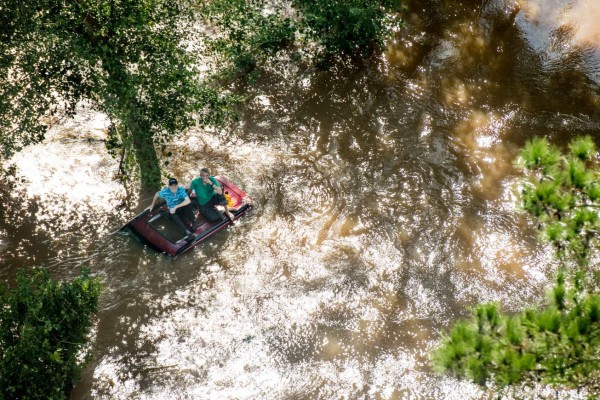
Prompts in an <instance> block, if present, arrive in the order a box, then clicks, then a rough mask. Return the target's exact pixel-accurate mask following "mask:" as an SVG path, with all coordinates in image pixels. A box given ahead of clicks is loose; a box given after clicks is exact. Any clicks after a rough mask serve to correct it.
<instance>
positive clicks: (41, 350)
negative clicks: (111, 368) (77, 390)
mask: <svg viewBox="0 0 600 400" xmlns="http://www.w3.org/2000/svg"><path fill="white" fill-rule="evenodd" d="M99 293H100V284H99V282H98V281H97V280H96V279H92V278H90V277H89V275H88V273H87V271H85V270H84V271H83V273H82V275H81V276H80V277H78V278H76V279H75V280H73V281H72V282H70V283H63V282H57V281H54V280H52V279H50V276H49V273H48V271H46V270H44V269H41V270H36V271H35V272H33V273H32V274H29V275H27V274H25V272H24V271H22V270H21V271H19V273H18V277H17V286H16V287H15V288H14V289H10V290H9V289H8V288H6V287H4V286H2V287H1V288H0V298H1V300H2V307H1V308H0V398H2V399H66V398H67V396H68V395H69V392H70V390H71V389H72V387H73V384H74V382H75V381H76V380H77V379H78V377H79V373H80V371H81V368H82V367H83V366H84V365H85V364H86V362H87V361H88V360H89V358H90V355H89V353H87V354H82V351H83V349H84V347H85V344H86V340H87V337H88V334H89V332H90V329H91V326H92V321H91V320H90V314H95V313H96V312H97V310H98V297H99Z"/></svg>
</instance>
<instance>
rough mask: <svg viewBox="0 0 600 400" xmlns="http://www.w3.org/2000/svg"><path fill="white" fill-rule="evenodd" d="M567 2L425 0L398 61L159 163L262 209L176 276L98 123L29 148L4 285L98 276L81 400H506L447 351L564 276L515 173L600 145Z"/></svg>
mask: <svg viewBox="0 0 600 400" xmlns="http://www.w3.org/2000/svg"><path fill="white" fill-rule="evenodd" d="M413 3H419V4H418V7H417V6H415V4H413ZM549 3H552V2H551V1H545V0H531V1H527V2H525V1H523V2H522V3H521V7H522V11H521V10H520V9H516V8H515V4H514V3H512V2H510V3H509V2H504V1H501V0H494V1H486V2H482V4H481V5H480V6H477V7H475V8H474V7H473V5H472V2H467V3H465V4H463V3H462V2H458V1H441V0H440V1H435V2H433V3H432V4H429V3H428V4H421V3H420V2H411V7H412V12H411V13H409V15H408V16H407V27H406V29H405V30H403V31H402V32H400V33H399V34H398V37H397V38H396V40H395V41H394V42H393V43H390V44H389V46H388V51H387V53H386V54H385V57H383V58H384V59H382V60H371V61H368V62H364V63H363V64H360V65H355V64H353V63H352V62H349V61H346V62H340V63H334V64H333V65H332V66H331V67H330V68H329V69H328V70H319V69H317V68H306V66H300V65H296V64H294V63H292V62H288V63H289V64H286V65H285V66H284V67H282V68H273V69H272V70H269V71H266V72H265V76H264V77H261V78H259V79H258V81H257V83H256V86H254V87H252V88H250V89H249V92H250V94H249V101H248V103H247V104H246V105H245V107H244V108H242V110H241V115H240V123H239V125H237V126H235V127H234V128H233V129H231V130H228V131H224V132H217V131H203V130H199V129H193V130H191V131H189V132H185V133H182V134H181V135H178V136H177V137H176V138H174V140H173V141H172V142H171V143H170V144H169V145H168V146H167V148H166V149H165V150H164V153H161V154H162V156H164V157H165V161H166V160H167V158H166V154H167V153H168V152H171V153H172V154H173V156H172V157H170V158H168V161H169V163H168V166H165V171H164V172H165V175H169V176H176V177H178V179H179V180H180V181H181V182H182V183H183V184H184V185H186V184H188V183H189V182H190V181H191V179H193V178H194V177H196V176H198V174H199V169H200V168H201V167H209V168H210V169H211V171H212V172H213V174H222V175H225V176H227V177H229V178H230V179H231V180H232V181H233V182H234V183H236V184H237V185H238V186H240V187H241V188H242V189H244V190H245V191H246V192H247V193H248V194H249V195H250V196H252V198H253V199H254V201H255V208H254V209H253V211H252V212H251V213H250V214H249V215H247V216H245V217H244V218H242V219H240V221H239V222H238V223H236V225H235V226H232V227H229V228H227V229H226V230H223V231H221V232H218V233H217V234H216V235H214V236H213V237H211V238H210V240H208V241H206V242H203V243H201V244H200V245H198V246H197V247H195V248H194V249H193V250H192V251H190V252H189V253H186V254H183V255H181V256H179V257H178V258H176V259H170V258H168V257H166V256H164V255H162V254H159V253H157V252H155V251H154V250H152V249H150V248H148V247H146V246H144V245H143V244H141V243H139V242H137V241H135V240H134V239H133V238H132V237H130V236H127V235H125V234H117V233H116V232H117V230H118V228H119V227H120V226H121V225H122V224H123V223H124V222H125V221H127V220H128V219H129V218H131V217H133V216H134V215H135V214H136V213H137V212H139V211H141V209H143V208H144V207H146V206H148V205H149V202H150V199H142V200H140V204H137V196H138V193H137V189H136V188H135V184H134V185H133V186H134V187H133V189H131V188H129V189H126V188H125V186H123V185H122V184H120V183H119V182H118V181H117V179H116V178H115V174H116V172H117V166H118V160H116V159H114V158H111V157H110V156H109V155H108V154H107V152H106V149H105V148H104V143H103V142H102V140H104V139H105V130H106V127H107V121H106V120H105V119H104V118H103V117H102V116H101V115H98V114H94V113H91V112H87V111H82V112H80V113H79V114H78V116H77V118H76V119H75V120H73V121H63V122H61V123H60V124H57V125H56V126H55V128H54V130H53V131H51V133H50V135H49V137H48V139H47V141H46V142H44V143H42V144H39V145H35V146H32V147H29V148H27V149H26V150H25V151H23V152H21V153H18V154H17V155H16V156H15V157H14V158H13V159H12V160H11V162H12V163H13V165H14V166H15V169H16V173H15V180H14V182H12V183H11V184H12V186H11V190H9V191H7V193H4V196H5V200H6V201H5V204H9V205H11V207H7V209H6V210H5V212H6V215H7V217H6V218H5V219H4V221H2V225H1V226H0V232H1V233H2V236H1V237H0V247H2V250H3V251H2V259H1V260H2V266H3V268H2V270H1V273H2V275H3V277H6V278H8V277H12V276H13V275H14V271H15V269H16V268H17V267H19V266H27V267H29V266H32V265H46V266H48V267H49V268H50V269H51V271H52V273H53V274H54V275H56V276H58V277H71V276H73V275H74V274H76V273H77V271H78V267H79V266H81V265H88V266H89V267H90V269H91V270H92V272H93V273H94V274H96V275H97V276H99V277H101V278H102V281H103V294H102V298H101V304H100V312H99V314H98V316H97V327H96V332H95V336H94V340H93V343H92V347H93V353H94V359H93V361H92V362H91V364H90V365H89V367H88V368H87V369H86V370H85V371H84V373H83V375H82V379H81V380H80V382H79V383H78V384H77V386H76V388H75V390H74V392H73V394H72V398H74V399H125V398H132V399H148V400H150V399H152V400H154V399H156V400H162V399H202V400H204V399H216V400H222V399H225V400H228V399H248V400H262V399H264V400H271V399H285V400H292V399H298V400H299V399H323V400H329V399H348V400H353V399H378V400H379V399H385V400H397V399H436V400H437V399H457V400H466V399H481V398H491V397H490V396H491V394H490V393H489V392H485V391H483V390H482V389H481V388H479V387H477V386H475V385H473V384H470V383H468V382H465V381H459V380H455V379H453V378H449V377H444V376H442V377H441V376H438V375H437V374H435V373H434V372H433V371H432V367H431V364H430V361H429V354H430V351H431V350H432V349H433V348H434V346H436V344H437V343H438V339H439V335H440V334H441V333H443V332H446V330H447V329H448V328H449V327H450V326H451V324H452V323H453V322H454V321H455V320H456V319H458V318H464V317H466V316H467V315H468V312H467V309H468V308H469V307H471V306H473V305H474V304H476V303H478V302H486V301H497V302H499V303H500V304H501V307H502V309H503V310H506V311H518V310H521V309H522V308H523V307H526V306H530V305H531V304H535V303H540V302H543V301H544V292H545V290H546V288H547V287H548V286H549V284H550V282H551V280H552V275H553V272H554V270H555V269H556V265H555V264H554V263H553V261H552V260H553V258H552V253H551V251H550V249H548V248H547V247H545V246H543V245H540V244H539V242H538V241H537V240H536V238H535V230H534V226H532V223H531V220H530V219H529V218H528V217H526V216H524V215H523V214H521V213H520V212H519V205H518V199H519V191H520V190H521V187H520V183H519V180H520V175H519V171H518V170H517V169H516V168H514V167H513V160H514V159H515V157H516V156H517V154H518V152H519V148H521V147H522V146H523V144H524V143H525V141H526V140H527V139H529V138H530V137H532V136H534V135H548V136H549V137H550V138H551V139H552V140H554V139H556V140H557V141H559V142H564V141H565V140H566V139H568V138H569V137H570V136H571V135H572V133H573V132H583V131H585V132H587V133H590V134H592V135H595V136H596V137H598V135H599V134H600V126H599V124H598V122H597V121H598V118H597V117H598V115H597V108H595V104H596V103H595V102H596V100H597V99H598V96H597V94H595V93H594V90H595V89H594V86H593V85H592V83H591V80H592V79H594V77H595V76H597V75H594V74H597V69H594V68H596V67H595V66H597V65H598V64H597V63H598V58H597V57H596V56H595V55H594V54H595V53H593V52H585V51H583V52H579V53H578V51H579V50H581V49H580V48H578V47H577V46H578V45H577V44H576V43H579V44H581V43H584V42H585V43H591V44H592V45H593V43H594V40H595V36H594V34H593V29H594V28H593V24H591V23H589V19H588V17H587V16H585V12H584V11H582V10H583V9H585V7H586V6H587V5H590V4H591V5H592V9H591V10H592V13H595V12H596V11H594V10H595V9H594V8H593V7H595V6H594V5H593V4H592V3H593V2H590V1H587V2H586V1H585V0H581V1H573V2H569V1H566V0H565V1H563V2H560V5H561V6H560V7H558V8H557V10H554V11H546V10H547V8H548V4H549ZM563 5H564V7H563ZM536 7H537V8H536ZM569 15H572V17H569ZM575 17H576V19H577V20H578V21H579V20H580V19H581V25H580V27H579V29H581V30H582V33H580V34H579V36H578V34H577V33H575V34H574V35H573V36H572V37H569V39H568V40H567V41H565V43H566V44H567V47H565V49H567V48H568V50H565V51H563V50H564V49H563V50H561V51H557V50H556V46H554V45H553V44H552V43H551V40H552V39H549V37H550V36H552V35H551V33H552V32H554V34H555V36H554V37H555V38H558V36H557V33H556V32H555V31H556V30H557V29H558V28H560V27H561V26H562V25H564V24H570V23H571V22H573V18H575ZM570 18H571V19H570ZM596 20H597V19H596ZM571 40H573V42H571ZM553 46H554V47H553ZM582 46H583V45H582ZM578 49H579V50H578ZM573 52H575V53H577V55H578V57H579V58H577V59H576V60H575V61H577V62H573V60H572V59H571V58H569V57H570V56H569V55H572V54H575V53H573ZM550 53H552V54H550ZM552 58H554V59H555V60H557V61H560V62H554V63H552V62H551V59H552ZM549 60H550V61H549ZM301 68H304V69H301ZM573 79H575V81H573ZM573 84H575V85H576V88H577V90H571V89H572V88H573ZM599 104H600V103H599ZM16 177H20V179H18V178H16ZM130 186H131V185H130ZM131 190H133V194H132V193H130V191H131ZM128 191H129V192H128ZM134 197H135V198H134ZM32 232H34V234H32ZM529 394H531V396H532V397H535V396H538V397H539V396H541V395H552V396H553V395H554V393H553V392H550V391H548V390H547V389H543V388H533V389H531V391H530V392H529ZM521 395H523V393H521V394H520V395H517V396H516V397H519V396H521ZM486 396H487V397H486ZM578 396H579V397H581V396H582V395H577V394H574V393H565V397H564V398H573V399H575V398H578ZM506 398H511V397H510V396H507V397H506ZM561 398H563V397H561Z"/></svg>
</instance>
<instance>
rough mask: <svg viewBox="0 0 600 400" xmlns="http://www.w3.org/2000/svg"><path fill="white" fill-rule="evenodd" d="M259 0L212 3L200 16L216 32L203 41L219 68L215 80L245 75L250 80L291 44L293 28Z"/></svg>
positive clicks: (231, 0) (291, 23)
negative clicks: (260, 67) (259, 68)
mask: <svg viewBox="0 0 600 400" xmlns="http://www.w3.org/2000/svg"><path fill="white" fill-rule="evenodd" d="M267 10H268V7H267V4H266V2H265V1H263V0H213V1H210V2H208V3H207V4H206V5H204V7H202V8H201V9H200V15H201V16H202V18H203V19H204V20H205V21H206V22H207V23H208V24H210V25H211V26H213V27H214V28H215V29H216V30H217V32H216V34H215V35H214V36H208V37H206V39H205V43H206V48H207V50H208V53H209V55H210V56H211V57H215V58H217V62H218V65H219V69H218V72H216V73H215V75H216V76H217V77H218V78H225V79H234V78H236V77H238V76H240V75H247V76H249V77H250V79H251V80H252V79H254V78H255V77H256V75H257V72H258V70H257V68H258V67H259V66H261V65H264V64H265V63H267V62H268V60H269V59H271V58H272V57H273V56H274V55H275V54H276V53H277V52H278V51H280V50H282V49H284V48H287V47H289V46H290V45H291V44H292V43H293V42H294V34H295V31H296V28H295V26H294V23H293V22H292V20H291V19H290V18H288V17H284V16H283V14H282V11H281V9H279V8H274V9H272V10H269V12H267Z"/></svg>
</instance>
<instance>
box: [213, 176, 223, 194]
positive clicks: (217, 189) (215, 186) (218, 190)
mask: <svg viewBox="0 0 600 400" xmlns="http://www.w3.org/2000/svg"><path fill="white" fill-rule="evenodd" d="M213 179H214V178H212V179H211V180H210V184H211V185H212V188H213V190H214V191H215V193H216V194H223V188H222V187H221V186H219V184H218V183H215V182H213Z"/></svg>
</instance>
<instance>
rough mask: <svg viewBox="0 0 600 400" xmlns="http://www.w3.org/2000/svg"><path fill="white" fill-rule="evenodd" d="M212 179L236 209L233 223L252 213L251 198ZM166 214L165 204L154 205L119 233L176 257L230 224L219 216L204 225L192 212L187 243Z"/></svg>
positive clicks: (226, 182)
mask: <svg viewBox="0 0 600 400" xmlns="http://www.w3.org/2000/svg"><path fill="white" fill-rule="evenodd" d="M215 178H216V179H217V181H218V182H219V184H220V185H221V187H222V188H223V191H224V193H225V194H226V195H228V196H229V197H230V198H231V202H232V203H233V205H232V206H231V207H232V208H234V209H235V208H237V211H235V212H233V211H232V214H233V215H234V221H235V220H237V219H239V218H241V217H243V216H244V215H246V214H247V213H248V212H249V211H250V210H251V209H252V198H250V196H248V195H247V194H246V193H245V192H244V191H243V190H241V189H240V188H239V187H237V186H236V185H234V184H233V183H232V182H231V181H230V180H229V179H227V178H226V177H224V176H220V175H217V176H215ZM168 213H169V209H168V208H167V204H166V203H165V202H162V203H161V204H157V205H155V206H154V208H153V209H152V210H144V211H143V212H141V213H140V214H138V215H136V216H135V217H134V218H133V219H131V220H130V221H129V222H127V223H126V224H125V225H123V227H122V228H121V231H129V232H131V233H132V234H133V235H135V236H136V237H137V238H139V239H140V240H141V241H142V242H144V243H146V244H148V245H149V246H150V247H153V248H155V249H157V250H158V251H162V252H165V253H167V254H168V255H169V256H171V257H176V256H178V255H179V254H182V253H185V252H186V251H188V250H190V249H192V248H193V247H194V246H196V245H198V244H199V243H201V242H203V241H204V240H206V239H208V238H209V237H210V236H212V235H214V234H215V233H217V232H219V231H220V230H221V229H224V228H226V227H227V226H229V225H231V224H232V222H231V221H230V220H229V218H227V216H223V219H221V220H218V221H208V220H206V219H205V218H204V216H203V215H202V214H201V213H200V212H199V210H194V215H195V216H196V219H197V221H198V228H197V229H196V230H195V231H193V232H192V234H193V235H194V238H193V240H190V239H189V238H188V237H187V236H186V235H184V234H183V233H182V232H181V231H180V230H179V229H178V228H177V226H176V225H175V224H174V223H173V222H171V220H170V219H169V218H168ZM184 223H186V221H184Z"/></svg>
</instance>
